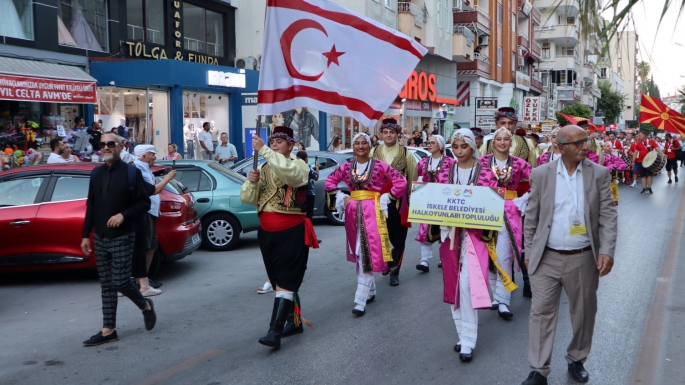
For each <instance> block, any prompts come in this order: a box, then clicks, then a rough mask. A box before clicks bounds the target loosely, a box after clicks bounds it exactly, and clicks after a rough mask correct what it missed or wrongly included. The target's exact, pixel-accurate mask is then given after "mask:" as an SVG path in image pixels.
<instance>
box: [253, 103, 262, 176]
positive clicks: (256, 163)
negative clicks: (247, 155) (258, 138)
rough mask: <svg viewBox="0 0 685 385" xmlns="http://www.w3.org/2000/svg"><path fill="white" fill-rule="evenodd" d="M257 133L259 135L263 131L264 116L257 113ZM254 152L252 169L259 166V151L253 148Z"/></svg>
mask: <svg viewBox="0 0 685 385" xmlns="http://www.w3.org/2000/svg"><path fill="white" fill-rule="evenodd" d="M256 131H257V132H256V134H257V135H259V133H260V132H261V131H262V116H261V115H257V130H256ZM252 152H253V153H254V154H253V156H254V163H253V165H252V169H253V170H256V169H257V167H258V166H259V152H258V151H255V150H254V148H253V149H252Z"/></svg>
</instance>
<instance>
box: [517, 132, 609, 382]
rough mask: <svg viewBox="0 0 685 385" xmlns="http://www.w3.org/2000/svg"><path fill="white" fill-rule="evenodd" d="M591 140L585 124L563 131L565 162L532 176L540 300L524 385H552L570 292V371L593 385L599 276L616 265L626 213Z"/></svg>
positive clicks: (529, 254) (533, 269) (530, 262)
mask: <svg viewBox="0 0 685 385" xmlns="http://www.w3.org/2000/svg"><path fill="white" fill-rule="evenodd" d="M589 144H590V142H589V138H588V135H587V133H585V131H584V130H583V129H582V128H580V127H578V126H565V127H563V128H562V129H560V130H559V132H558V133H557V145H558V147H559V150H560V151H561V159H559V160H556V161H554V162H550V163H547V164H544V165H541V166H539V167H537V168H535V169H533V172H532V173H531V175H530V184H531V191H530V197H529V199H528V207H527V209H526V215H525V223H524V226H523V227H524V241H525V249H526V260H525V265H526V267H527V269H528V274H529V276H530V285H531V289H532V292H533V302H532V305H531V309H530V322H529V330H530V333H529V334H530V336H529V341H528V360H529V362H530V368H531V370H532V371H531V372H530V374H529V376H528V378H527V379H526V380H525V381H524V382H523V383H522V385H547V376H548V375H549V373H550V362H551V360H552V350H553V345H554V335H555V332H556V327H557V317H558V313H559V302H560V299H561V291H562V288H563V289H564V291H565V292H566V294H567V296H568V299H569V303H570V304H571V306H570V313H571V327H572V328H573V338H572V339H571V343H570V344H569V346H568V348H567V355H566V361H567V363H568V372H569V374H570V375H571V377H572V378H573V379H574V380H575V381H577V382H587V381H588V380H589V374H588V372H587V371H586V370H585V367H584V365H583V364H584V363H585V360H586V359H587V357H588V355H589V354H590V348H591V346H592V336H593V333H594V327H595V315H596V314H597V288H598V287H599V278H600V277H602V276H605V275H607V274H609V272H610V271H611V268H612V266H613V264H614V251H615V249H616V237H617V234H618V229H617V222H618V214H617V212H616V206H615V205H614V202H613V198H612V196H611V174H610V173H608V172H607V169H606V168H605V167H603V166H600V165H598V164H595V163H593V162H591V161H590V160H588V159H587V153H588V151H589Z"/></svg>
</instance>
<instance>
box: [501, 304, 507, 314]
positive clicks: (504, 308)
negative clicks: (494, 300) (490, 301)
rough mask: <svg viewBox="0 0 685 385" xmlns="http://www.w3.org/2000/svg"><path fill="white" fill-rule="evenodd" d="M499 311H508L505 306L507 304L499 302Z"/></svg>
mask: <svg viewBox="0 0 685 385" xmlns="http://www.w3.org/2000/svg"><path fill="white" fill-rule="evenodd" d="M499 311H500V312H502V313H504V312H508V311H509V308H508V307H507V305H505V304H503V303H501V304H499Z"/></svg>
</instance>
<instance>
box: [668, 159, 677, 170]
mask: <svg viewBox="0 0 685 385" xmlns="http://www.w3.org/2000/svg"><path fill="white" fill-rule="evenodd" d="M677 169H678V159H676V158H672V159H667V160H666V171H671V170H677Z"/></svg>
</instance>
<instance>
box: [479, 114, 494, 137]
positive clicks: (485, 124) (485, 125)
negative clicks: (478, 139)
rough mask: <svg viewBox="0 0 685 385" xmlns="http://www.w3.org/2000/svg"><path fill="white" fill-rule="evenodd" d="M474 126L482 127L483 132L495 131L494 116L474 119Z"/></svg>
mask: <svg viewBox="0 0 685 385" xmlns="http://www.w3.org/2000/svg"><path fill="white" fill-rule="evenodd" d="M493 115H494V114H493ZM476 127H478V128H480V129H482V130H483V132H486V133H487V132H492V131H495V128H496V125H495V118H484V117H479V118H477V119H476Z"/></svg>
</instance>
